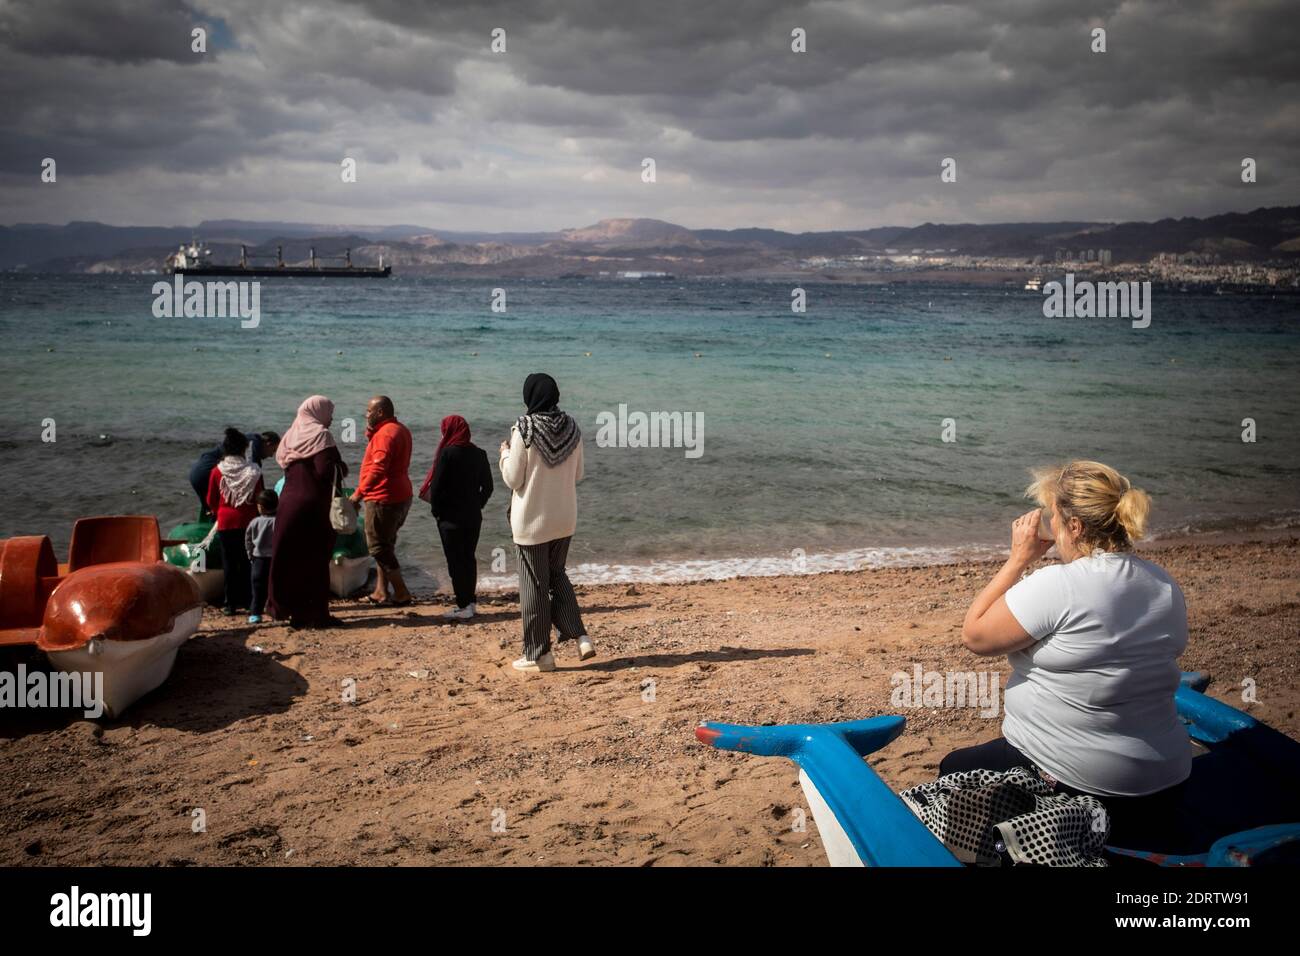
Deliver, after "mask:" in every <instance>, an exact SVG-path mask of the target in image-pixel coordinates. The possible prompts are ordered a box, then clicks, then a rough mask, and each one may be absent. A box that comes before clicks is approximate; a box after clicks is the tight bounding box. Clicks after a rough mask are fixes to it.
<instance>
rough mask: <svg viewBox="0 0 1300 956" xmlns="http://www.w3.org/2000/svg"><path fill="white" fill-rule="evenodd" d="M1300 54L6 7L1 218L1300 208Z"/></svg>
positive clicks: (894, 1)
mask: <svg viewBox="0 0 1300 956" xmlns="http://www.w3.org/2000/svg"><path fill="white" fill-rule="evenodd" d="M196 25H204V26H206V28H207V30H208V52H207V53H206V54H195V53H193V52H192V51H191V33H190V31H191V30H192V29H193V28H194V27H195V26H196ZM1099 26H1100V27H1104V28H1105V29H1106V31H1107V35H1106V45H1107V52H1106V53H1104V54H1099V53H1093V52H1092V51H1091V49H1090V46H1091V43H1092V36H1091V34H1092V30H1093V29H1094V28H1095V27H1099ZM495 28H501V29H503V30H505V36H506V52H505V53H503V54H498V53H493V52H492V51H491V50H490V42H491V34H492V31H493V30H494V29H495ZM795 28H802V29H803V30H805V31H806V35H807V52H806V53H802V54H800V53H795V52H793V51H792V50H791V31H792V30H794V29H795ZM1298 49H1300V16H1297V15H1296V5H1295V0H1245V2H1227V0H1225V2H1197V0H1133V2H1107V0H1101V2H1095V3H1090V2H1085V0H1045V2H1038V3H1034V2H1019V0H988V2H970V3H965V2H963V3H954V4H928V3H923V2H918V0H885V2H838V0H830V2H825V0H817V2H811V3H802V2H799V0H770V2H769V0H732V2H709V0H637V2H634V0H619V2H614V0H533V2H524V0H431V2H427V3H413V2H410V0H357V2H351V3H349V2H313V3H311V4H304V3H298V2H295V0H287V2H272V3H268V2H265V0H193V2H191V3H180V2H176V0H0V103H2V104H3V105H0V222H4V223H15V222H58V223H61V222H66V221H68V220H70V219H97V220H101V221H105V222H111V223H115V224H121V225H128V224H131V225H181V224H190V223H194V222H197V221H199V220H201V219H205V218H244V219H279V220H295V221H307V222H321V223H353V224H397V223H415V224H421V225H427V226H431V227H435V228H443V229H474V230H477V229H484V230H498V231H503V230H550V229H559V228H564V227H568V226H579V225H585V224H587V223H590V222H594V221H595V220H597V219H601V218H605V217H611V216H650V217H655V218H659V219H667V220H670V221H673V222H678V223H681V224H683V225H687V226H691V227H697V228H698V227H720V228H727V227H740V226H755V225H758V226H770V227H775V228H783V229H792V230H818V229H841V228H866V227H871V226H880V225H915V224H918V223H921V222H924V221H927V220H928V221H934V222H955V221H969V222H999V221H1015V220H1047V219H1106V220H1115V219H1155V218H1161V217H1164V216H1171V215H1172V216H1184V215H1208V214H1214V213H1218V212H1225V211H1232V210H1237V211H1244V210H1249V209H1253V208H1256V207H1258V206H1266V205H1282V204H1287V205H1290V204H1296V203H1300V178H1298V172H1297V171H1298V170H1300V55H1298V54H1297V50H1298ZM1247 156H1249V157H1253V158H1254V159H1256V160H1257V162H1258V182H1257V183H1256V184H1254V185H1249V186H1248V185H1244V184H1243V183H1242V182H1241V177H1240V168H1241V160H1242V158H1243V157H1247ZM45 157H52V158H54V159H55V160H56V162H57V164H58V165H57V172H58V181H57V183H54V184H43V183H41V182H40V168H41V161H42V159H43V158H45ZM344 157H352V158H354V159H356V161H357V164H358V172H357V182H356V183H343V182H342V181H341V177H340V162H341V160H342V159H343V158H344ZM645 157H653V158H654V160H655V162H656V164H657V174H658V181H657V182H655V183H653V184H647V183H643V182H642V181H641V175H640V174H641V161H642V159H643V158H645ZM945 157H952V158H954V159H955V160H956V161H957V182H956V183H953V184H945V183H942V182H941V181H940V177H939V172H940V163H941V161H942V160H943V159H944V158H945Z"/></svg>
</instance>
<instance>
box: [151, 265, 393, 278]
mask: <svg viewBox="0 0 1300 956" xmlns="http://www.w3.org/2000/svg"><path fill="white" fill-rule="evenodd" d="M167 274H168V275H181V276H193V277H195V278H203V277H206V276H240V277H243V278H254V279H268V278H284V277H298V278H322V279H387V278H388V277H389V276H391V275H392V274H393V267H392V266H384V267H383V268H382V269H381V268H377V267H375V266H353V267H352V268H347V267H339V266H326V267H322V268H319V269H313V268H311V267H310V266H283V267H280V266H249V267H248V268H243V267H241V266H190V267H188V268H183V269H169V270H168V272H167Z"/></svg>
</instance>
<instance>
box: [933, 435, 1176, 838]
mask: <svg viewBox="0 0 1300 956" xmlns="http://www.w3.org/2000/svg"><path fill="white" fill-rule="evenodd" d="M1034 478H1035V480H1034V482H1033V484H1031V485H1030V486H1029V488H1028V490H1027V491H1026V495H1027V496H1028V497H1031V498H1034V499H1035V500H1037V501H1038V503H1039V504H1040V505H1041V506H1042V508H1043V510H1044V512H1045V513H1046V514H1047V515H1050V518H1051V532H1052V536H1053V538H1054V540H1051V541H1049V540H1043V537H1042V536H1040V534H1039V527H1040V517H1041V516H1040V513H1039V510H1038V509H1035V510H1033V511H1030V512H1027V513H1025V514H1024V515H1021V516H1020V517H1019V518H1018V519H1016V521H1015V523H1014V524H1013V525H1012V530H1011V556H1010V557H1009V558H1008V559H1007V562H1006V564H1004V565H1003V566H1002V569H1001V570H1000V571H998V573H997V574H996V575H995V576H994V578H993V580H992V581H990V582H989V584H988V585H987V586H986V587H985V588H984V590H983V591H981V592H980V594H979V596H978V597H976V598H975V601H974V603H972V604H971V606H970V610H969V611H967V612H966V620H965V623H964V624H963V626H962V643H963V644H965V646H966V647H967V648H968V649H970V650H971V651H973V652H974V653H976V654H979V655H982V656H996V655H1001V654H1005V655H1006V656H1007V660H1008V661H1009V662H1010V664H1011V667H1012V669H1013V670H1014V671H1015V673H1014V675H1013V676H1012V677H1011V679H1010V680H1009V681H1008V683H1007V689H1006V694H1005V698H1004V700H1005V715H1004V718H1003V722H1002V736H1001V737H999V738H998V739H996V740H992V741H989V742H988V743H984V744H980V745H979V746H975V747H967V748H963V749H960V750H956V751H953V752H952V753H950V754H948V756H947V757H945V758H944V759H943V761H942V762H941V763H940V765H939V771H940V774H947V773H953V772H956V771H961V770H973V769H985V770H1009V769H1011V768H1012V767H1026V768H1029V769H1031V770H1033V771H1037V772H1038V773H1039V775H1040V776H1042V778H1043V779H1044V780H1046V781H1047V783H1048V784H1049V785H1051V786H1053V787H1054V790H1055V792H1058V793H1066V794H1081V793H1086V794H1092V795H1094V796H1097V797H1100V798H1102V802H1103V803H1104V804H1105V805H1106V808H1107V810H1108V811H1109V812H1110V816H1111V838H1110V840H1109V842H1110V843H1111V844H1112V845H1118V846H1125V845H1132V841H1133V840H1135V839H1137V838H1138V837H1140V836H1142V835H1143V834H1144V833H1146V831H1148V830H1149V829H1150V828H1151V827H1153V826H1156V825H1162V824H1167V823H1168V822H1169V818H1170V817H1171V816H1174V815H1176V814H1175V813H1174V808H1175V806H1176V804H1177V801H1178V798H1179V796H1180V791H1181V789H1182V788H1181V787H1180V786H1179V785H1180V784H1182V783H1183V781H1185V780H1186V779H1187V778H1188V776H1189V775H1190V773H1191V765H1192V754H1191V747H1190V744H1189V742H1188V737H1187V731H1186V730H1185V728H1184V727H1183V725H1182V724H1181V723H1180V722H1179V719H1178V714H1177V711H1176V709H1175V707H1174V691H1175V690H1176V689H1177V688H1178V679H1179V668H1178V663H1177V662H1178V657H1179V655H1181V654H1182V652H1183V649H1184V648H1185V647H1186V646H1187V607H1186V604H1185V603H1184V600H1183V592H1182V590H1181V589H1180V588H1179V587H1178V584H1177V583H1176V582H1175V581H1174V580H1173V578H1171V577H1170V576H1169V574H1168V573H1166V572H1165V571H1164V569H1162V568H1160V567H1159V566H1157V565H1155V564H1153V563H1151V562H1150V561H1147V560H1145V559H1144V558H1140V557H1138V556H1137V555H1135V554H1134V553H1133V542H1134V541H1136V540H1138V539H1139V538H1141V537H1142V535H1143V532H1144V529H1145V526H1146V519H1147V513H1148V511H1149V509H1150V498H1149V497H1148V495H1147V494H1146V492H1144V491H1142V490H1141V489H1138V488H1134V487H1133V486H1132V484H1131V483H1130V482H1129V480H1128V479H1127V478H1125V477H1124V476H1123V475H1121V474H1120V473H1119V472H1117V471H1116V470H1115V469H1113V468H1110V467H1108V466H1107V465H1103V464H1101V463H1100V462H1095V461H1073V462H1070V463H1069V464H1068V465H1066V466H1065V467H1063V468H1052V469H1043V470H1039V471H1036V472H1035V473H1034ZM1053 545H1055V547H1056V550H1057V553H1058V554H1059V555H1060V558H1061V563H1060V564H1055V565H1048V566H1046V567H1042V568H1039V569H1038V570H1037V571H1035V572H1034V573H1033V574H1030V575H1028V576H1026V577H1023V579H1022V575H1024V573H1025V572H1026V571H1028V570H1029V568H1030V567H1031V566H1032V565H1033V564H1034V563H1035V562H1037V561H1038V560H1039V559H1040V558H1041V557H1043V555H1044V554H1046V552H1047V551H1048V550H1049V549H1050V548H1052V546H1053Z"/></svg>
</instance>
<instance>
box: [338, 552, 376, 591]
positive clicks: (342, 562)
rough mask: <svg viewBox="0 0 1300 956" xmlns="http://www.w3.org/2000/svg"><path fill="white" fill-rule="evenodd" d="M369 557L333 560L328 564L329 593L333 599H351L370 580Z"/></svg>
mask: <svg viewBox="0 0 1300 956" xmlns="http://www.w3.org/2000/svg"><path fill="white" fill-rule="evenodd" d="M370 564H371V559H370V556H369V555H366V556H365V557H361V558H335V559H334V560H333V561H331V562H330V591H331V592H332V593H333V594H334V596H335V597H341V598H345V597H351V596H352V595H353V594H355V593H356V592H357V591H360V590H361V589H362V588H363V587H365V586H366V582H367V581H368V580H370Z"/></svg>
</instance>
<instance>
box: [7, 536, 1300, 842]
mask: <svg viewBox="0 0 1300 956" xmlns="http://www.w3.org/2000/svg"><path fill="white" fill-rule="evenodd" d="M1297 544H1298V541H1297V539H1296V538H1294V537H1282V538H1277V539H1274V540H1267V541H1254V542H1250V541H1247V542H1233V543H1222V542H1219V541H1210V540H1198V541H1187V542H1182V543H1177V544H1172V545H1168V546H1165V547H1162V548H1160V549H1159V550H1158V552H1153V553H1152V554H1151V555H1150V556H1151V557H1153V558H1154V559H1155V560H1157V561H1159V562H1160V563H1161V564H1163V565H1164V566H1165V567H1167V568H1168V569H1169V570H1170V571H1171V572H1172V573H1173V574H1174V576H1175V577H1176V578H1177V579H1178V580H1179V581H1180V583H1181V584H1182V586H1183V588H1184V591H1185V593H1186V595H1187V600H1188V605H1189V612H1190V620H1191V634H1192V636H1191V641H1190V644H1189V646H1188V649H1187V652H1186V653H1185V655H1184V656H1183V659H1182V662H1181V663H1182V666H1183V668H1184V669H1185V670H1204V671H1208V672H1210V673H1211V674H1213V675H1214V682H1213V683H1212V684H1211V687H1210V693H1211V694H1212V695H1213V696H1215V697H1218V698H1220V699H1222V700H1225V701H1228V702H1229V703H1232V704H1234V705H1235V706H1239V707H1245V709H1247V710H1248V711H1250V712H1251V713H1253V714H1255V715H1256V716H1257V717H1259V718H1260V719H1262V720H1264V721H1266V722H1268V723H1270V724H1272V725H1273V726H1275V727H1277V728H1279V729H1280V730H1283V731H1284V732H1286V733H1288V734H1289V735H1291V736H1292V737H1296V738H1298V739H1300V719H1297V716H1296V714H1297V710H1300V646H1298V645H1297V637H1298V636H1300V548H1298V547H1297ZM995 568H996V564H959V565H945V566H940V567H927V568H901V569H882V570H870V571H855V572H847V573H835V574H824V575H817V576H807V577H785V578H748V579H737V580H731V581H718V582H704V583H694V584H675V585H668V584H659V585H645V584H638V585H602V586H597V587H586V588H579V589H578V590H579V599H580V601H581V603H582V606H583V610H584V613H585V616H586V621H587V626H588V629H589V631H590V633H591V634H592V636H593V637H594V638H595V640H596V641H597V646H598V650H599V656H597V657H596V658H595V659H594V660H591V661H588V662H585V663H583V664H579V663H578V661H577V654H576V651H575V650H574V649H573V648H572V646H571V645H562V646H560V647H559V648H558V650H557V661H558V663H559V665H560V669H559V670H558V671H556V672H555V673H552V674H543V675H522V674H519V673H517V672H515V671H513V670H512V669H511V668H510V661H511V660H513V659H514V658H515V657H517V656H518V654H519V643H520V638H519V619H518V606H517V603H516V600H515V596H514V595H511V594H505V595H498V596H493V597H490V598H488V599H487V600H486V601H485V602H484V603H481V604H480V611H481V612H482V613H481V615H480V617H479V618H478V619H477V620H475V621H473V622H469V623H459V622H458V623H446V622H444V621H442V620H440V619H439V615H440V614H441V613H442V612H443V611H444V610H446V609H447V607H448V606H449V605H448V603H447V602H446V600H445V599H443V598H438V599H434V600H431V601H428V602H425V603H421V604H419V605H417V606H416V607H414V608H410V609H403V610H391V609H384V608H366V607H363V606H361V605H359V604H353V603H340V604H338V605H336V608H335V610H336V613H338V614H339V616H340V617H342V618H343V619H344V621H345V622H346V626H344V627H342V628H338V629H335V630H331V631H323V632H291V631H289V630H288V629H287V628H285V627H281V626H278V625H277V626H262V627H258V628H253V627H249V626H247V625H243V624H242V623H234V622H232V620H231V619H229V618H224V617H222V616H221V615H220V614H217V613H215V612H212V611H209V612H207V614H206V616H205V618H204V623H203V628H202V630H201V631H200V633H199V634H198V635H197V636H196V637H195V638H194V640H192V641H191V642H190V643H189V644H187V645H186V646H185V647H184V648H183V649H182V651H181V654H180V657H179V659H178V661H177V665H176V669H175V671H174V672H173V674H172V676H171V678H170V679H169V680H168V681H167V682H166V683H165V684H164V685H163V686H162V687H161V688H159V689H158V690H156V691H154V692H153V693H152V694H150V695H148V696H147V697H145V698H144V699H142V700H141V701H139V702H138V703H137V704H136V705H135V706H134V707H132V708H131V709H130V710H129V711H128V712H127V714H126V715H125V716H124V717H123V718H122V719H121V720H118V721H109V722H104V723H102V724H99V723H95V722H90V721H85V720H82V719H80V717H79V715H76V714H68V713H66V712H65V713H57V714H56V713H34V712H27V711H14V712H9V713H5V714H0V761H2V762H3V767H4V771H5V772H4V777H5V785H4V786H3V788H0V863H3V864H5V865H42V864H64V865H79V864H131V865H150V864H160V865H170V866H179V865H277V864H279V865H284V864H289V865H298V864H304V865H320V864H362V865H393V864H436V865H444V864H445V865H450V864H476V865H496V864H507V865H508V864H546V865H550V864H561V865H568V864H598V865H599V864H618V865H630V866H645V865H657V866H662V865H682V864H686V865H707V864H728V865H737V864H739V865H781V866H821V865H824V864H825V856H824V854H823V852H822V848H821V842H820V839H819V837H818V835H817V831H816V825H815V823H814V822H813V821H812V818H811V814H808V816H807V828H806V831H804V832H799V831H797V830H795V829H793V828H792V823H793V822H794V821H796V820H797V819H798V818H799V816H800V813H799V812H798V811H799V810H801V809H803V810H805V812H806V805H805V803H804V800H803V796H802V792H801V791H800V789H799V786H798V782H797V779H796V770H795V768H794V766H793V765H792V764H790V763H789V762H788V761H784V760H778V759H764V758H757V757H748V756H744V755H739V754H730V753H721V752H718V751H713V750H710V749H708V748H706V747H704V746H703V745H701V744H699V743H697V742H696V741H695V739H694V736H693V729H694V727H695V726H696V725H697V724H698V723H699V722H700V721H702V720H726V721H734V722H741V723H745V722H752V723H763V722H778V723H786V722H801V721H831V720H849V719H857V718H861V717H866V716H871V715H875V714H881V713H891V712H895V711H896V710H897V708H894V707H891V705H890V692H891V684H890V675H891V674H893V673H895V672H898V671H903V672H907V673H911V672H912V670H913V667H914V666H915V665H920V666H921V668H922V669H923V670H927V671H928V670H939V671H950V670H958V671H967V670H969V671H980V670H993V671H996V672H998V673H1000V674H1001V675H1002V684H1003V685H1005V681H1006V677H1007V675H1008V674H1009V669H1008V668H1007V666H1006V663H1005V659H1002V658H992V659H989V658H978V657H975V656H974V655H972V654H970V653H969V652H967V651H966V650H964V649H963V648H962V646H961V643H960V638H959V634H960V627H961V619H962V616H963V615H964V613H965V610H966V607H967V606H968V604H969V602H970V600H971V598H973V596H974V595H975V594H976V593H977V592H978V591H979V589H980V588H981V587H982V586H983V584H984V583H985V582H986V581H987V579H988V577H989V576H991V574H992V573H993V570H994V569H995ZM235 620H236V621H238V619H235ZM6 666H7V667H12V666H13V663H12V662H8V663H6ZM1244 678H1251V679H1252V680H1254V682H1255V686H1256V690H1257V694H1258V701H1257V702H1256V703H1254V704H1249V705H1245V704H1243V703H1242V700H1241V682H1242V680H1243V679H1244ZM348 681H355V690H356V701H355V703H349V702H346V701H345V700H344V699H343V698H344V695H345V692H346V689H347V686H348V685H347V683H346V682H348ZM647 681H653V694H651V693H649V691H650V685H648V684H647V683H646V682H647ZM651 698H652V699H651ZM905 712H906V713H907V715H908V728H907V731H906V732H905V733H904V735H903V736H902V737H900V738H899V739H898V740H896V741H894V742H893V743H892V744H890V745H889V746H888V747H887V748H885V749H884V750H883V751H881V752H880V753H878V754H876V755H875V756H874V757H873V758H872V760H871V762H872V764H873V766H875V767H876V768H877V770H878V771H879V772H880V773H881V774H882V775H883V777H884V778H885V780H886V781H887V782H888V783H889V784H890V785H891V786H893V787H894V788H895V789H897V788H900V787H905V786H909V785H912V784H915V783H919V782H922V781H925V780H928V779H932V778H933V777H934V776H935V774H936V768H937V765H938V761H939V759H940V758H941V757H942V756H943V755H944V754H945V753H947V752H948V751H949V750H951V749H952V748H954V747H959V746H965V745H968V744H972V743H977V742H980V741H983V740H987V739H989V738H992V737H995V736H997V735H998V733H999V729H998V727H999V721H998V720H997V719H987V718H982V717H980V716H979V714H978V712H977V710H975V709H972V708H947V709H944V708H938V709H914V710H909V711H905ZM196 808H197V809H201V810H202V811H203V814H202V816H203V819H204V820H205V823H206V829H205V830H204V831H203V832H196V822H197V819H198V818H197V817H196V816H195V814H194V811H195V809H196Z"/></svg>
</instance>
